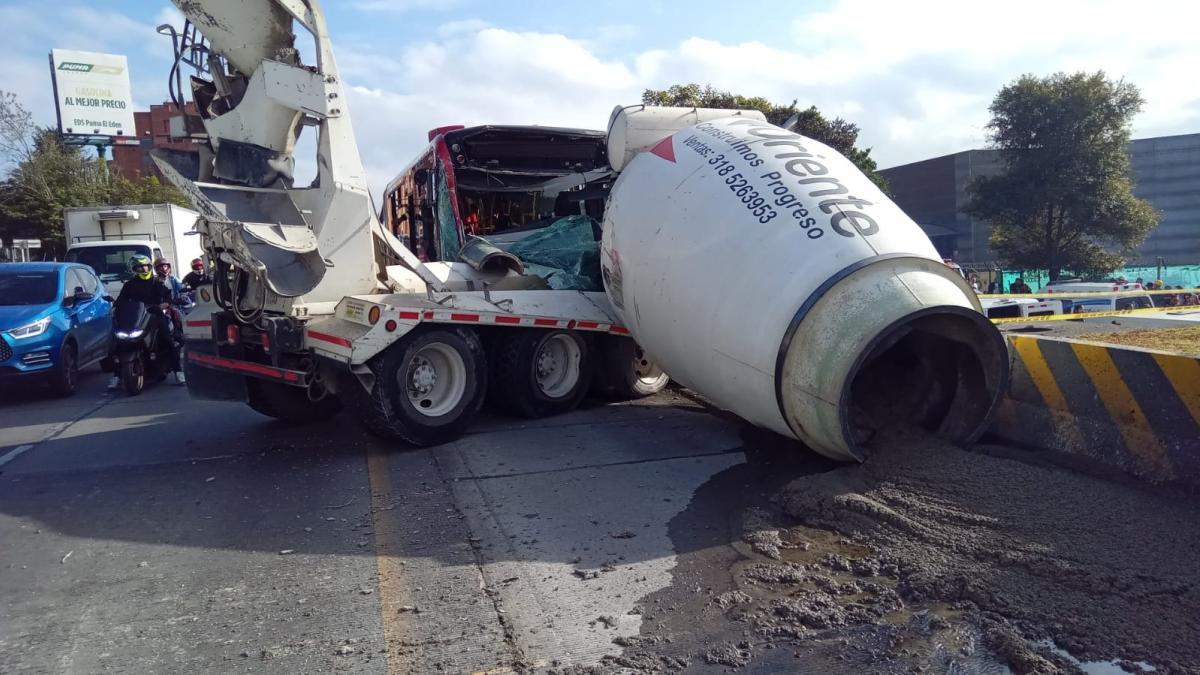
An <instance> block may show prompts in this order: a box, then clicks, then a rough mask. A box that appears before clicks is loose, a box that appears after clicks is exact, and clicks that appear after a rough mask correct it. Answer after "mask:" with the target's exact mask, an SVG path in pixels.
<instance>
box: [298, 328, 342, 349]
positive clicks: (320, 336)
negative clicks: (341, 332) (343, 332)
mask: <svg viewBox="0 0 1200 675" xmlns="http://www.w3.org/2000/svg"><path fill="white" fill-rule="evenodd" d="M308 337H310V338H312V339H314V340H320V341H321V342H328V343H330V344H335V345H337V346H339V347H347V348H349V347H351V346H353V345H352V343H351V342H350V341H349V340H347V339H346V338H344V337H338V336H336V335H329V334H328V333H318V332H317V331H315V330H310V331H308Z"/></svg>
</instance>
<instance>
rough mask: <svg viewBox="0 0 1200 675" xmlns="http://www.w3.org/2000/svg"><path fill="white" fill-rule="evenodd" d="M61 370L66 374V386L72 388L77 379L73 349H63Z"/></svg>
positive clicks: (77, 373) (77, 372)
mask: <svg viewBox="0 0 1200 675" xmlns="http://www.w3.org/2000/svg"><path fill="white" fill-rule="evenodd" d="M62 360H63V371H64V372H65V374H66V381H67V388H68V389H74V388H75V383H76V382H77V381H78V379H79V371H78V370H77V369H76V367H75V350H73V349H71V348H69V347H68V348H67V349H65V350H63V354H62Z"/></svg>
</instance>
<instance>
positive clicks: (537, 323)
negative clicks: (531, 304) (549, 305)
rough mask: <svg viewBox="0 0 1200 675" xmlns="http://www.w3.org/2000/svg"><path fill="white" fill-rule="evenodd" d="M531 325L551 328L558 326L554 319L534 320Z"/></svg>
mask: <svg viewBox="0 0 1200 675" xmlns="http://www.w3.org/2000/svg"><path fill="white" fill-rule="evenodd" d="M533 325H535V326H545V327H548V328H553V327H555V326H557V325H558V321H556V320H555V319H534V320H533Z"/></svg>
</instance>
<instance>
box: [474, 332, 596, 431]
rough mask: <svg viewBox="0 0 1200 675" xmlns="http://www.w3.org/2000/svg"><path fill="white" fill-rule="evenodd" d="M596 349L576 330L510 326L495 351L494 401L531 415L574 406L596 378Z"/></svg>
mask: <svg viewBox="0 0 1200 675" xmlns="http://www.w3.org/2000/svg"><path fill="white" fill-rule="evenodd" d="M591 352H592V350H591V345H590V341H589V340H587V339H586V338H585V337H584V336H583V335H581V334H579V333H577V332H575V331H566V330H552V331H540V330H524V329H515V330H510V331H509V332H507V333H506V334H504V335H502V336H501V337H499V338H498V339H497V341H496V345H495V349H494V351H493V358H492V379H491V383H492V390H491V393H492V402H493V403H494V404H495V405H496V406H497V407H498V408H500V409H502V410H505V411H508V412H510V413H513V414H515V415H521V416H522V417H528V418H530V419H537V418H539V417H549V416H551V415H558V414H560V413H564V412H568V411H570V410H574V409H575V407H576V406H578V405H579V402H580V401H582V400H583V397H584V395H586V394H587V391H588V384H589V383H590V382H591V376H592V354H591Z"/></svg>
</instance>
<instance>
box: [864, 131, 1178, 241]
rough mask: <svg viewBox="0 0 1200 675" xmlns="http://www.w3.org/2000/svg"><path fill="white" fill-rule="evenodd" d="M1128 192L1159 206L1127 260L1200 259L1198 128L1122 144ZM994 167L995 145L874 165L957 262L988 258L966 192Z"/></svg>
mask: <svg viewBox="0 0 1200 675" xmlns="http://www.w3.org/2000/svg"><path fill="white" fill-rule="evenodd" d="M1129 156H1130V160H1131V164H1132V168H1133V182H1134V188H1133V193H1134V194H1135V195H1136V196H1138V197H1140V198H1142V199H1145V200H1147V201H1149V202H1150V203H1151V204H1152V205H1153V206H1154V208H1156V209H1158V210H1159V211H1161V212H1162V221H1161V222H1160V223H1159V225H1158V227H1156V228H1155V229H1154V231H1152V232H1151V233H1150V236H1148V237H1147V238H1146V241H1145V242H1144V243H1143V244H1142V246H1141V247H1140V248H1139V249H1138V250H1137V252H1136V253H1135V254H1134V255H1132V256H1130V258H1129V264H1131V265H1153V264H1155V262H1156V261H1157V259H1158V258H1159V257H1162V258H1164V260H1165V262H1166V264H1170V265H1176V264H1195V263H1200V133H1197V134H1184V135H1180V136H1160V137H1157V138H1143V139H1138V140H1135V141H1133V142H1131V143H1130V144H1129ZM1000 170H1001V165H1000V153H999V151H997V150H966V151H964V152H958V153H955V154H953V155H945V156H942V157H935V158H933V159H926V160H922V161H920V162H913V163H912V164H904V165H902V166H897V167H892V168H890V169H883V170H882V171H880V173H881V174H883V176H884V177H885V178H887V180H888V182H889V183H890V184H891V188H892V197H893V199H894V200H895V201H896V203H897V204H898V205H899V206H900V208H902V209H904V212H905V213H907V214H908V215H909V216H910V217H911V218H912V219H913V220H915V221H917V223H918V224H920V225H921V227H922V228H924V229H925V231H926V233H927V234H929V236H930V239H932V240H933V243H934V245H935V246H936V247H937V249H938V251H939V252H940V253H941V254H942V255H943V256H945V257H948V258H954V259H955V260H957V261H960V262H964V263H977V264H983V263H990V262H994V261H995V255H994V254H993V253H992V251H991V249H990V248H989V246H988V240H989V238H990V237H991V226H990V225H988V223H987V222H984V221H981V220H979V219H976V218H972V217H971V216H969V215H967V214H966V212H965V211H966V206H967V203H968V202H969V199H970V198H969V194H968V191H967V188H968V186H969V185H970V184H971V181H972V180H974V179H975V178H977V177H979V176H991V175H995V174H997V173H998V172H999V171H1000Z"/></svg>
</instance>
